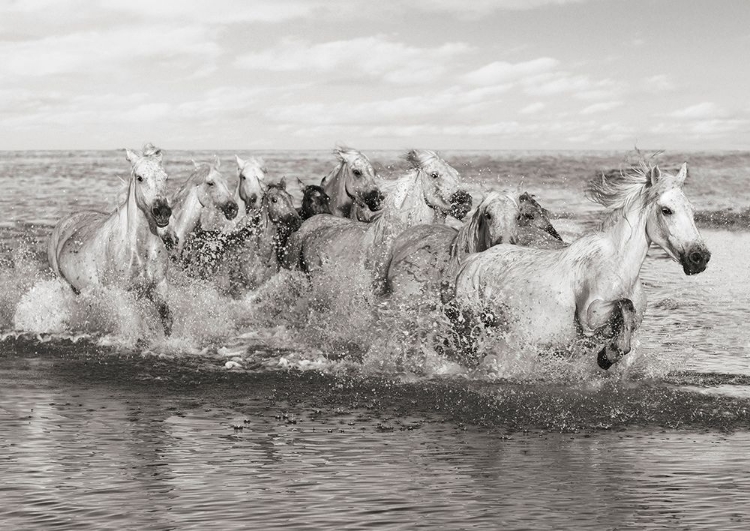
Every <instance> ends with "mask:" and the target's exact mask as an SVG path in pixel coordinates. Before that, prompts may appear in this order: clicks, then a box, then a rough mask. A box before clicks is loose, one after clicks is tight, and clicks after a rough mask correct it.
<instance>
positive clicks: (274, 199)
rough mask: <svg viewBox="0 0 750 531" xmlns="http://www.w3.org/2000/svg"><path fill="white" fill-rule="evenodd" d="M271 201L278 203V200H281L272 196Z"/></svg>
mask: <svg viewBox="0 0 750 531" xmlns="http://www.w3.org/2000/svg"><path fill="white" fill-rule="evenodd" d="M271 202H272V203H278V202H279V200H278V199H276V198H275V197H274V198H272V199H271Z"/></svg>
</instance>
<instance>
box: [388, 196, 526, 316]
mask: <svg viewBox="0 0 750 531" xmlns="http://www.w3.org/2000/svg"><path fill="white" fill-rule="evenodd" d="M519 218H520V209H519V203H518V201H517V200H516V198H515V197H512V196H510V195H506V194H503V193H500V192H490V193H489V194H488V195H487V197H485V198H484V200H483V201H482V202H481V203H480V204H479V206H478V207H477V208H476V210H475V211H474V214H473V215H472V216H471V219H470V220H469V221H468V222H466V223H464V225H463V226H462V227H461V228H460V229H458V230H457V229H454V228H453V227H450V226H448V225H441V224H431V225H415V226H413V227H411V228H408V229H406V230H405V231H403V232H402V233H401V234H399V235H398V236H397V237H396V238H395V240H394V243H393V247H392V251H391V255H390V261H389V263H388V275H387V279H386V291H388V292H390V293H392V294H393V295H395V296H398V297H404V298H413V297H417V298H418V300H420V301H421V300H423V297H424V296H427V297H429V298H431V299H434V301H433V302H437V301H438V300H439V293H440V285H441V283H442V282H444V281H448V282H451V284H452V277H453V276H454V275H455V273H456V272H457V271H458V269H459V267H460V265H461V263H462V261H463V260H464V258H466V256H467V255H469V254H473V253H478V252H481V251H484V250H486V249H489V248H490V247H492V246H494V245H498V244H501V243H510V244H515V243H516V242H517V241H518V228H519V227H518V223H519Z"/></svg>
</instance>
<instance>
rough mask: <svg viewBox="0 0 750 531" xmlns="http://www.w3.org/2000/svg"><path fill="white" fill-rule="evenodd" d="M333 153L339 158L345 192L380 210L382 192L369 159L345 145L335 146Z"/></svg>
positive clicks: (373, 209) (354, 199)
mask: <svg viewBox="0 0 750 531" xmlns="http://www.w3.org/2000/svg"><path fill="white" fill-rule="evenodd" d="M335 153H336V156H337V157H338V159H339V172H340V173H341V175H342V177H343V179H344V189H345V191H346V194H347V195H348V196H349V197H350V198H351V199H352V200H353V201H355V202H356V203H359V204H360V205H364V206H367V208H369V209H370V210H372V211H376V210H380V208H382V205H383V194H382V193H381V192H380V189H379V188H378V185H377V180H376V177H375V169H374V168H373V167H372V164H371V163H370V160H369V159H368V158H367V157H366V156H365V155H364V154H363V153H361V152H359V151H357V150H356V149H351V148H347V147H337V148H336V150H335Z"/></svg>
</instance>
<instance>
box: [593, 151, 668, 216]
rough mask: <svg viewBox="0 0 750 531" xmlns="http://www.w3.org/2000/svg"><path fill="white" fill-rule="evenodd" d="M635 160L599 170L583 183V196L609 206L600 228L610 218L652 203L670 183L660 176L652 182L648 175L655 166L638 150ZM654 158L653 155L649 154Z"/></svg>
mask: <svg viewBox="0 0 750 531" xmlns="http://www.w3.org/2000/svg"><path fill="white" fill-rule="evenodd" d="M637 154H638V160H637V161H636V162H635V163H634V164H632V165H631V166H630V167H629V168H625V169H618V170H610V171H607V172H602V173H601V175H600V177H598V178H597V179H595V180H594V181H592V182H591V183H589V185H588V186H587V187H586V191H585V194H586V197H587V198H589V199H590V200H591V201H593V202H595V203H598V204H600V205H602V206H603V207H605V208H608V209H610V212H609V215H608V216H607V217H606V218H605V219H604V221H603V222H602V224H601V226H600V228H606V227H607V226H608V225H609V224H610V222H611V221H612V219H614V218H617V217H618V215H621V214H622V213H623V212H625V211H627V210H630V209H631V208H633V206H637V207H638V208H640V209H641V210H642V209H644V208H647V207H648V206H649V205H651V204H653V203H654V202H655V201H656V200H657V199H658V198H659V196H660V195H661V194H662V193H664V192H665V191H666V190H667V189H668V188H669V187H670V186H671V185H672V182H671V180H667V179H661V178H660V179H659V180H657V182H656V184H655V185H654V184H652V180H651V175H652V172H653V171H654V170H657V171H658V166H657V165H656V164H653V163H651V162H650V161H649V160H648V159H647V158H646V157H644V156H643V155H641V153H640V152H637ZM649 158H650V159H653V158H654V156H651V157H649Z"/></svg>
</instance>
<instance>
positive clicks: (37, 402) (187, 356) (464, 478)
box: [0, 152, 750, 529]
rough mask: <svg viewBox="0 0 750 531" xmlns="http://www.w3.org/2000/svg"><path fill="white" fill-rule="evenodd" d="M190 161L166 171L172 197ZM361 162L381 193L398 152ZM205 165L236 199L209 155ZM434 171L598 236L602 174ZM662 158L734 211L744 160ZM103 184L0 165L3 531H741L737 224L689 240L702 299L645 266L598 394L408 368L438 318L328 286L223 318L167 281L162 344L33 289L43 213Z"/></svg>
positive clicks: (87, 156) (515, 167)
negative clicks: (524, 198) (702, 267)
mask: <svg viewBox="0 0 750 531" xmlns="http://www.w3.org/2000/svg"><path fill="white" fill-rule="evenodd" d="M210 155H211V154H209V153H201V152H199V153H187V152H178V153H174V154H172V153H167V154H166V155H165V161H166V168H167V170H168V171H169V172H170V174H171V175H172V176H173V178H174V181H175V182H173V183H172V184H171V186H172V187H173V188H176V187H177V185H178V183H179V181H180V180H181V179H182V178H184V177H185V176H186V174H187V171H188V168H189V167H190V164H191V163H190V158H196V159H197V160H203V159H207V158H208V157H209V156H210ZM263 155H264V156H265V158H266V162H267V166H268V167H269V170H270V171H271V176H272V178H273V177H274V176H279V175H282V174H285V175H287V177H288V178H290V179H289V182H290V188H291V191H292V193H293V194H294V195H295V197H297V200H299V190H298V187H297V186H296V179H294V177H300V178H301V179H303V180H304V181H305V182H313V181H315V180H317V179H319V178H320V177H321V176H322V175H323V174H325V173H326V171H327V170H328V168H329V167H330V166H331V164H332V156H331V155H330V154H329V153H327V152H306V153H301V152H294V153H290V152H268V153H264V154H263ZM369 155H370V157H371V159H373V160H374V161H376V166H377V167H378V168H379V170H380V171H381V173H382V174H383V175H386V176H389V175H392V174H394V173H397V172H398V169H399V168H401V167H403V163H402V162H401V161H400V160H399V159H398V154H396V153H391V152H374V153H370V154H369ZM220 156H221V158H222V165H223V166H222V167H223V168H224V169H225V170H226V172H227V174H228V175H230V176H231V177H230V178H231V179H234V178H235V177H234V169H233V166H232V164H233V162H232V159H233V153H220ZM446 157H447V158H448V160H449V161H451V162H453V163H454V164H455V165H456V167H458V168H459V169H460V170H461V171H462V174H463V175H464V177H465V178H466V180H467V181H468V183H469V187H470V189H471V191H472V192H473V193H475V194H476V195H481V193H482V191H483V190H487V189H489V188H496V187H499V188H515V187H516V186H519V183H520V182H523V184H522V185H521V186H522V187H523V189H525V190H529V191H531V192H532V193H535V194H536V195H537V198H538V199H539V201H540V203H542V205H543V206H545V207H547V208H549V209H550V210H551V212H552V214H553V216H554V218H555V221H554V222H555V224H556V226H557V227H558V229H559V232H560V233H561V234H562V235H563V237H564V238H566V239H568V240H570V239H572V238H574V237H576V236H577V235H578V234H580V233H581V232H582V231H584V230H586V229H587V228H588V227H590V226H591V225H592V224H593V222H594V221H595V220H596V218H597V216H598V214H597V212H598V211H597V208H596V207H594V206H592V205H591V204H590V203H587V202H586V201H585V200H584V199H583V195H582V193H581V191H582V189H583V185H584V184H585V182H586V181H587V180H588V179H589V178H591V177H592V176H593V175H594V174H595V173H596V172H597V171H600V170H604V169H608V168H613V167H618V165H620V164H622V161H623V155H622V154H619V153H534V152H531V153H520V152H477V153H468V152H456V153H447V154H446ZM682 160H688V162H689V163H690V169H691V170H690V171H691V175H690V178H689V181H688V187H687V190H686V193H687V194H688V196H689V197H690V198H691V199H692V200H693V203H694V204H695V207H696V209H697V210H698V211H699V212H703V213H708V214H711V213H718V214H721V215H725V214H728V213H729V214H731V213H736V212H742V211H744V210H745V209H747V208H748V207H750V196H747V194H746V193H743V192H744V190H745V186H746V185H745V183H746V179H745V176H746V175H747V172H748V170H750V155H749V154H744V153H724V154H721V153H702V154H684V155H683V154H673V155H669V156H668V157H666V160H665V161H664V166H665V167H673V166H675V165H677V164H679V163H681V162H682ZM118 176H120V177H122V178H125V177H126V176H127V163H126V162H125V161H124V157H123V155H122V154H121V153H117V152H71V153H66V152H34V153H2V154H0V185H2V186H3V187H4V194H3V196H2V198H1V199H0V205H1V207H2V208H0V244H1V245H2V254H1V255H0V330H1V331H2V332H3V336H2V338H3V339H2V340H0V420H2V422H0V448H1V449H2V450H1V451H0V459H2V460H3V471H4V478H5V479H6V481H5V487H3V490H4V492H3V502H1V503H0V518H2V521H3V522H7V524H6V525H8V526H9V527H10V528H29V527H38V528H47V527H52V526H59V527H62V528H76V529H79V528H87V527H88V528H94V529H100V528H102V527H106V528H110V529H118V528H122V529H129V528H155V529H173V528H179V529H183V528H199V529H206V528H216V529H226V528H228V527H233V526H234V527H240V526H242V525H243V524H244V525H246V526H247V527H258V528H273V527H284V528H305V527H308V528H320V527H333V528H339V527H346V528H363V527H374V526H382V527H390V528H404V527H417V526H423V527H431V528H435V527H439V528H471V527H477V528H496V527H503V528H508V529H522V528H530V527H531V528H549V529H559V528H569V527H575V528H591V529H602V528H604V529H615V528H623V527H635V526H638V527H641V526H646V527H649V526H651V527H657V526H659V527H669V528H673V527H674V528H701V529H703V528H716V529H729V528H737V529H744V528H746V527H747V523H746V520H747V518H748V517H750V511H748V510H747V508H746V507H747V505H748V504H747V502H748V497H750V494H748V493H750V489H748V481H749V480H748V479H747V478H748V477H750V476H748V472H750V459H748V458H747V456H746V452H744V451H743V450H744V448H746V447H747V443H748V438H749V437H750V429H749V428H750V413H749V412H750V336H748V334H747V332H746V331H745V330H746V328H745V327H746V323H747V322H748V318H750V272H748V268H747V264H748V263H749V260H750V250H749V249H750V231H747V228H748V227H746V226H744V225H743V224H742V223H739V224H733V225H732V226H731V227H726V228H724V227H723V226H722V225H721V224H718V225H717V224H715V223H714V224H709V225H704V226H703V227H702V233H703V235H704V237H705V239H706V242H707V244H708V246H709V248H710V249H711V251H712V255H713V256H712V259H711V263H710V264H709V267H708V269H707V270H706V271H705V272H704V273H702V274H700V275H696V276H692V277H686V276H685V275H684V274H683V273H682V269H681V267H680V266H679V265H678V264H675V263H673V262H671V261H669V260H668V259H667V258H666V256H665V254H664V253H663V252H662V251H659V250H656V249H652V251H651V252H650V254H649V258H648V259H647V261H646V263H645V264H644V268H643V275H642V277H643V280H644V284H645V289H646V293H647V295H648V298H649V308H648V311H647V314H646V318H645V321H644V323H643V327H642V329H641V331H640V332H639V334H638V343H639V346H638V347H637V348H636V349H635V351H634V352H632V353H631V354H629V355H628V357H626V359H625V360H624V361H623V362H621V363H620V364H618V365H617V366H615V367H614V368H613V369H612V370H610V371H609V372H607V373H603V372H602V371H600V370H598V369H597V368H596V366H595V364H594V362H593V358H591V359H589V358H588V357H582V358H579V359H573V360H560V359H556V358H545V357H539V356H537V355H536V354H535V353H528V352H523V351H508V350H503V349H501V348H499V347H494V348H495V351H494V355H495V357H496V359H495V362H494V363H489V364H486V365H485V366H483V367H481V368H480V369H476V370H474V369H468V368H466V367H463V366H461V365H460V364H456V363H455V362H454V361H453V360H450V359H446V358H445V357H443V356H442V355H441V354H440V353H439V352H436V351H435V349H434V348H432V347H431V344H432V341H431V338H432V337H434V336H435V334H439V333H440V331H441V330H442V329H443V327H444V326H445V324H446V323H445V322H444V320H442V318H441V316H440V315H438V314H436V313H434V312H430V311H428V310H425V309H422V308H400V307H390V306H388V305H378V304H374V303H375V301H372V300H371V299H369V298H368V297H369V296H368V295H367V294H366V293H363V292H361V291H358V290H357V289H352V290H345V289H341V286H347V285H348V284H347V277H346V274H345V273H342V278H332V279H329V283H327V284H326V283H325V282H322V283H321V285H319V286H317V287H313V288H312V289H311V288H309V287H308V286H307V284H306V280H305V279H304V277H301V276H300V275H296V274H289V273H284V274H282V275H279V276H278V277H276V278H275V279H273V280H272V281H271V282H270V283H269V284H268V285H267V286H265V287H264V288H262V289H261V290H260V291H259V292H257V293H253V294H249V295H248V296H247V297H245V298H243V299H238V300H232V299H228V298H226V297H223V296H221V295H220V294H218V293H217V292H216V290H215V289H214V288H213V287H212V286H211V285H210V284H205V283H200V282H195V281H192V280H190V279H187V278H185V277H184V275H181V274H180V273H179V272H173V273H172V277H171V281H172V286H173V290H172V293H171V294H170V304H171V305H172V307H173V308H174V309H175V313H176V323H175V333H174V336H173V337H172V338H170V339H168V340H165V339H164V338H163V337H161V335H160V332H159V327H158V325H155V324H154V323H155V316H154V314H153V310H152V309H151V308H149V307H148V306H146V305H143V304H142V303H140V302H139V301H137V300H135V299H133V297H132V295H131V294H129V293H125V292H117V291H114V290H105V291H103V292H102V293H99V294H96V295H91V296H82V297H78V298H76V297H73V296H72V295H71V294H70V293H69V291H68V290H66V289H65V287H64V286H63V285H61V284H60V283H59V282H58V281H56V280H54V279H52V278H51V277H50V276H49V274H48V272H47V271H46V264H45V257H44V238H45V237H46V234H48V233H49V231H50V230H51V227H52V225H53V224H54V222H55V221H56V220H57V219H58V218H59V217H60V216H61V215H62V214H64V213H66V212H69V211H72V210H78V209H83V208H96V209H111V208H112V206H113V205H114V204H115V203H116V200H117V197H118V194H119V193H120V191H121V189H122V182H121V181H120V179H118ZM719 217H721V216H719ZM729 228H731V230H728V229H729ZM367 301H369V302H370V303H373V304H374V305H373V306H368V305H367V304H366V302H367ZM373 308H374V309H373ZM228 362H229V364H230V365H231V366H233V367H235V368H234V369H231V370H229V369H226V368H225V364H226V363H228ZM245 421H248V422H245ZM239 427H241V429H239Z"/></svg>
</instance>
